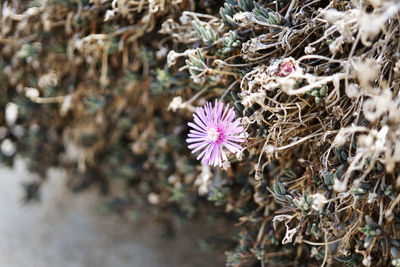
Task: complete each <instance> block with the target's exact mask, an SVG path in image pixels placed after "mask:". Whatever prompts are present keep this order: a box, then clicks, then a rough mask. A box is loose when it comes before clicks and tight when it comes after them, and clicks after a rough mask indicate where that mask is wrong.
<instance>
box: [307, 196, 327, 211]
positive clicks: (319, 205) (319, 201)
mask: <svg viewBox="0 0 400 267" xmlns="http://www.w3.org/2000/svg"><path fill="white" fill-rule="evenodd" d="M311 198H312V199H313V202H312V205H311V208H312V209H313V210H315V211H318V212H321V211H322V210H323V209H324V206H325V204H326V203H328V200H326V198H325V196H324V195H322V194H320V193H316V194H314V195H311Z"/></svg>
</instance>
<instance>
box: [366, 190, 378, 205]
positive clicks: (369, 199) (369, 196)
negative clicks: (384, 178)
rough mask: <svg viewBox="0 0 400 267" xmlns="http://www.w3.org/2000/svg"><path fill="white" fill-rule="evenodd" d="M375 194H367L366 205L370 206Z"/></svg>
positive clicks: (375, 196)
mask: <svg viewBox="0 0 400 267" xmlns="http://www.w3.org/2000/svg"><path fill="white" fill-rule="evenodd" d="M377 196H378V195H377V194H376V193H373V192H370V193H369V194H368V199H367V203H368V204H371V203H372V202H374V200H375V199H376V198H377Z"/></svg>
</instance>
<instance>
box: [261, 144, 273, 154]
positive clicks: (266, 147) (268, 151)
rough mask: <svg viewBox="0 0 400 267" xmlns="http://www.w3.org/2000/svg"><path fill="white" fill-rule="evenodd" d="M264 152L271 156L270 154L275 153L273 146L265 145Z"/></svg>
mask: <svg viewBox="0 0 400 267" xmlns="http://www.w3.org/2000/svg"><path fill="white" fill-rule="evenodd" d="M264 151H265V152H266V153H267V154H272V153H274V151H275V146H273V145H266V146H265V149H264Z"/></svg>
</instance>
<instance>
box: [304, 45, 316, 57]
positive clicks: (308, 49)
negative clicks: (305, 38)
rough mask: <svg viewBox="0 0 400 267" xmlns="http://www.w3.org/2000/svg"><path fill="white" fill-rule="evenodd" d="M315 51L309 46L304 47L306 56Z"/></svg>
mask: <svg viewBox="0 0 400 267" xmlns="http://www.w3.org/2000/svg"><path fill="white" fill-rule="evenodd" d="M315 51H316V49H315V48H314V47H312V46H310V45H308V46H306V48H304V53H306V54H307V55H311V54H313V53H314V52H315Z"/></svg>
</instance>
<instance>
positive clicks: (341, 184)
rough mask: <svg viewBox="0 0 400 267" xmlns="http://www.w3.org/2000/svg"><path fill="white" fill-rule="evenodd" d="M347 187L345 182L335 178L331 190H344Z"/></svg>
mask: <svg viewBox="0 0 400 267" xmlns="http://www.w3.org/2000/svg"><path fill="white" fill-rule="evenodd" d="M346 189H347V183H345V182H342V181H340V180H339V179H335V180H334V181H333V190H335V191H336V192H339V193H341V192H344V191H346Z"/></svg>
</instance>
